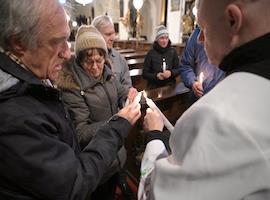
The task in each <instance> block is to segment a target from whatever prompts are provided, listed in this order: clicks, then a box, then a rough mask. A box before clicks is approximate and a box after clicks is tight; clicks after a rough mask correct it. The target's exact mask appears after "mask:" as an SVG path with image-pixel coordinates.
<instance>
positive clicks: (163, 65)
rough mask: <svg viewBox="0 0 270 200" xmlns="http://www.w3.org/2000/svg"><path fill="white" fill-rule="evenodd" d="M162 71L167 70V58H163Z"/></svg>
mask: <svg viewBox="0 0 270 200" xmlns="http://www.w3.org/2000/svg"><path fill="white" fill-rule="evenodd" d="M162 71H163V72H165V71H166V62H165V58H163V59H162Z"/></svg>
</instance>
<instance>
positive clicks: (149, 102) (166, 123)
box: [145, 97, 174, 133]
mask: <svg viewBox="0 0 270 200" xmlns="http://www.w3.org/2000/svg"><path fill="white" fill-rule="evenodd" d="M145 100H146V104H147V105H148V106H149V108H151V109H152V110H154V109H155V110H157V111H158V112H159V114H160V115H161V117H162V119H163V122H164V126H165V127H166V128H167V129H168V130H169V131H170V132H171V133H172V132H173V129H174V127H173V125H172V124H171V123H170V122H169V120H168V119H167V117H166V116H165V115H164V114H163V113H162V112H161V110H160V109H159V108H158V107H157V105H156V104H155V103H154V101H153V100H152V99H149V98H148V97H145Z"/></svg>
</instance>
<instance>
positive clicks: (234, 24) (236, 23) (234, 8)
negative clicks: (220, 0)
mask: <svg viewBox="0 0 270 200" xmlns="http://www.w3.org/2000/svg"><path fill="white" fill-rule="evenodd" d="M225 12H226V19H227V26H228V28H229V32H230V35H231V38H232V41H233V43H237V42H238V40H239V34H240V31H241V28H242V26H243V11H242V9H241V7H240V6H239V5H237V4H234V3H231V4H229V5H228V6H227V7H226V11H225Z"/></svg>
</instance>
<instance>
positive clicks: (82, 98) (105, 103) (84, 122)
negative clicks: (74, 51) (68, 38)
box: [56, 61, 128, 183]
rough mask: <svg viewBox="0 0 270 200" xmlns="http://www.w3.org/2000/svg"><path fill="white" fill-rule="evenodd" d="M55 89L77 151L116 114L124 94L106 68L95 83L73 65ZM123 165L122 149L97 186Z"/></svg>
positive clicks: (125, 91) (65, 69) (124, 150)
mask: <svg viewBox="0 0 270 200" xmlns="http://www.w3.org/2000/svg"><path fill="white" fill-rule="evenodd" d="M56 85H57V87H58V88H59V89H61V90H62V91H63V101H64V102H65V104H66V105H67V107H68V108H69V112H70V114H71V118H72V121H73V123H74V125H75V129H76V135H77V137H78V140H79V143H80V146H81V148H84V147H85V146H86V145H87V144H88V143H89V142H90V141H91V139H92V138H93V136H94V135H96V134H97V133H98V129H99V128H100V126H101V125H102V124H104V123H105V122H106V121H107V120H108V119H110V117H112V116H113V115H114V114H116V113H117V112H118V110H119V108H120V107H122V105H123V103H124V101H125V100H126V98H127V93H128V89H127V88H126V87H125V86H124V85H122V84H120V82H119V80H117V79H116V78H115V76H114V75H113V74H112V71H111V70H110V69H109V67H108V66H107V65H105V66H104V70H103V77H102V81H97V80H96V79H94V78H93V77H91V76H89V75H87V74H86V73H85V71H84V69H83V68H82V67H81V66H80V65H79V64H78V62H76V61H74V62H72V63H68V64H67V65H66V66H65V68H64V69H63V70H62V72H61V73H60V76H59V79H58V80H57V82H56ZM119 162H120V163H119ZM125 162H126V149H125V148H124V147H122V148H121V149H120V150H119V152H118V158H117V159H115V160H114V162H113V163H112V165H111V167H110V169H109V171H108V172H107V173H106V174H105V175H104V177H103V178H102V181H101V183H104V181H106V180H107V179H108V178H109V177H111V176H112V175H113V174H115V173H116V172H117V171H119V170H120V168H121V166H123V165H124V164H125Z"/></svg>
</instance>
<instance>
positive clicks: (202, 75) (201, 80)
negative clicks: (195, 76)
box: [199, 72, 204, 83]
mask: <svg viewBox="0 0 270 200" xmlns="http://www.w3.org/2000/svg"><path fill="white" fill-rule="evenodd" d="M203 79H204V74H203V72H201V73H200V75H199V82H200V83H203Z"/></svg>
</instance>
